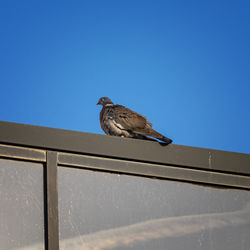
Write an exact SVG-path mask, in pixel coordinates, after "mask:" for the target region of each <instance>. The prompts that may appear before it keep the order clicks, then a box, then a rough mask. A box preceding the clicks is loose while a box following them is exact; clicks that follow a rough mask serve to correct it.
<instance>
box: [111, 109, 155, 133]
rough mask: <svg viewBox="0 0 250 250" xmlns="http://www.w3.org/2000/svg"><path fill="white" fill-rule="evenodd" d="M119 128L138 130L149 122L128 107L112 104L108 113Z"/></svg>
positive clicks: (149, 124)
mask: <svg viewBox="0 0 250 250" xmlns="http://www.w3.org/2000/svg"><path fill="white" fill-rule="evenodd" d="M108 115H109V116H110V118H111V117H112V119H113V120H114V121H115V123H116V124H117V126H119V127H120V128H121V129H125V130H130V131H138V130H141V129H144V128H145V127H146V126H151V123H150V122H149V121H148V120H147V119H146V117H144V116H142V115H140V114H138V113H136V112H135V111H132V110H131V109H128V108H126V107H124V106H122V105H114V107H113V109H112V112H110V113H109V114H108Z"/></svg>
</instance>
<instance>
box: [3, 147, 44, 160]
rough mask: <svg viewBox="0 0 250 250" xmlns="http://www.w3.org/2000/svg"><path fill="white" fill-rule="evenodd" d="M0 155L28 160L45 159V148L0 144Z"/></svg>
mask: <svg viewBox="0 0 250 250" xmlns="http://www.w3.org/2000/svg"><path fill="white" fill-rule="evenodd" d="M0 156H2V157H10V158H15V159H22V160H29V161H39V162H45V161H46V151H45V150H40V149H33V148H27V147H18V146H11V145H3V144H0Z"/></svg>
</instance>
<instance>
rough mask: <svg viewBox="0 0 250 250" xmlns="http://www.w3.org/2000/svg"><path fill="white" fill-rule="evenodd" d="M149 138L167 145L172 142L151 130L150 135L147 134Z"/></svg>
mask: <svg viewBox="0 0 250 250" xmlns="http://www.w3.org/2000/svg"><path fill="white" fill-rule="evenodd" d="M149 136H152V137H154V138H156V139H158V140H161V141H163V142H165V143H167V144H170V143H172V142H173V141H172V140H171V139H169V138H167V137H165V136H163V135H162V134H160V133H158V132H157V131H155V130H153V129H152V131H151V133H150V134H149Z"/></svg>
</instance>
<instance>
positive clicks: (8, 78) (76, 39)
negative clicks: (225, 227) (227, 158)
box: [0, 0, 250, 153]
mask: <svg viewBox="0 0 250 250" xmlns="http://www.w3.org/2000/svg"><path fill="white" fill-rule="evenodd" d="M0 32H1V33H0V34H1V39H0V44H1V46H0V68H1V74H0V82H1V98H0V105H1V117H0V120H3V121H11V122H19V123H25V124H33V125H39V126H49V127H55V128H62V129H71V130H77V131H83V132H90V133H103V132H102V131H101V129H100V126H99V111H100V107H99V106H96V105H95V104H96V103H97V101H98V98H99V97H101V96H109V97H110V98H111V99H112V100H113V101H114V102H115V103H119V104H123V105H125V106H127V107H129V108H131V109H133V110H135V111H137V112H139V113H141V114H143V115H145V116H147V117H148V119H149V120H150V121H151V122H152V123H153V125H154V128H155V129H156V130H158V131H159V132H161V133H163V134H164V135H166V136H168V137H170V138H172V139H173V140H174V143H176V144H182V145H189V146H196V147H206V148H213V149H221V150H229V151H236V152H243V153H250V131H249V130H250V117H249V115H250V112H249V109H250V2H249V0H246V1H243V0H233V1H230V0H225V1H222V0H211V1H200V0H196V1H195V0H190V1H184V0H180V1H178V0H177V1H160V0H151V1H147V0H140V1H139V0H126V1H125V0H113V1H110V0H105V1H103V0H99V1H95V0H91V1H90V0H89V1H84V0H79V1H75V0H70V1H69V0H68V1H38V0H37V1H34V0H30V1H27V0H23V1H20V0H16V1H15V0H14V1H12V0H9V1H1V3H0Z"/></svg>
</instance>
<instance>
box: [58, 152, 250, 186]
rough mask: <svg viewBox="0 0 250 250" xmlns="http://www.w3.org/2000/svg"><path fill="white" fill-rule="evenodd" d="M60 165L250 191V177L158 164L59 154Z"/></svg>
mask: <svg viewBox="0 0 250 250" xmlns="http://www.w3.org/2000/svg"><path fill="white" fill-rule="evenodd" d="M58 164H61V165H65V166H71V167H72V166H75V167H82V168H87V169H93V170H104V171H112V172H118V173H126V174H136V175H142V176H148V177H158V178H168V179H174V180H182V181H191V182H197V183H206V184H213V185H223V186H230V187H237V188H244V189H250V177H248V176H240V175H233V174H225V173H217V172H211V171H205V170H196V169H188V168H180V167H175V166H170V165H165V166H163V165H158V164H149V163H140V162H132V161H124V160H117V159H108V158H102V157H94V156H82V155H75V154H68V153H59V154H58Z"/></svg>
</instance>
